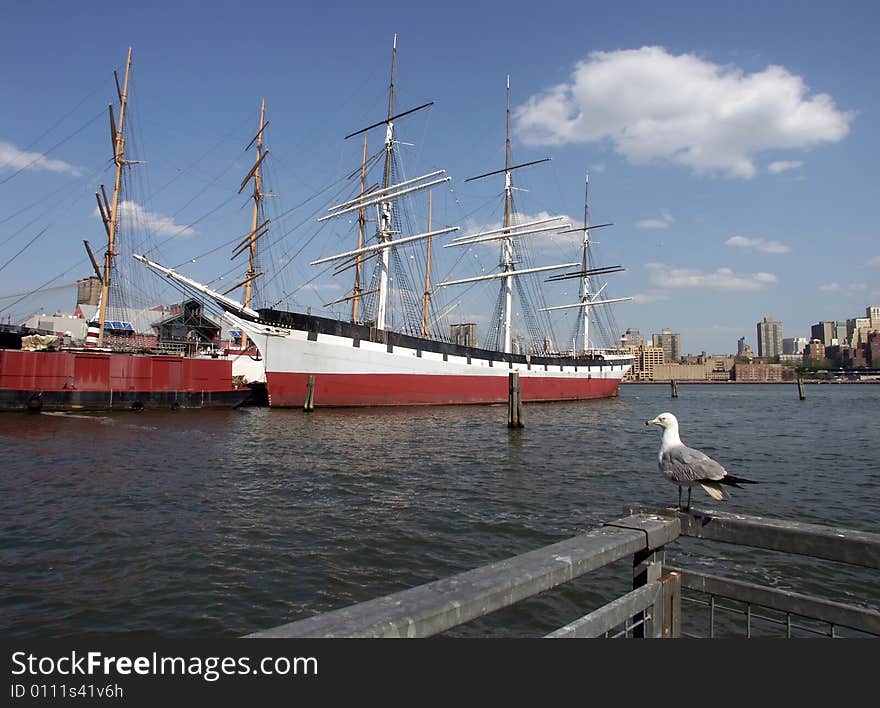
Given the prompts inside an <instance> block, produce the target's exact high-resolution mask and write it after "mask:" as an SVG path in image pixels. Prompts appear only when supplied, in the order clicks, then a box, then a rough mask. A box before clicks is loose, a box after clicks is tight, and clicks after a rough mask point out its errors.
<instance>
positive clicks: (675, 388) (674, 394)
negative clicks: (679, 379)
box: [669, 379, 678, 398]
mask: <svg viewBox="0 0 880 708" xmlns="http://www.w3.org/2000/svg"><path fill="white" fill-rule="evenodd" d="M669 383H670V384H672V397H673V398H678V384H677V383H675V379H672V380H671V381H670V382H669Z"/></svg>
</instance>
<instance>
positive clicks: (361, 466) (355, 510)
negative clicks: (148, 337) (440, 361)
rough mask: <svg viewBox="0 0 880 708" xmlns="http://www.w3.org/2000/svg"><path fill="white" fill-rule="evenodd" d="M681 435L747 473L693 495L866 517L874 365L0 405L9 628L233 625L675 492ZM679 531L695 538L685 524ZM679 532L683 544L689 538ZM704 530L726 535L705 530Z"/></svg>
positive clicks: (523, 546)
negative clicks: (167, 402) (118, 404)
mask: <svg viewBox="0 0 880 708" xmlns="http://www.w3.org/2000/svg"><path fill="white" fill-rule="evenodd" d="M663 411H670V412H673V413H675V414H676V415H677V416H678V418H679V421H680V424H681V436H682V439H683V441H684V442H685V443H686V444H688V445H691V446H692V447H697V448H700V449H702V450H704V451H705V452H706V453H708V454H709V455H711V456H713V457H715V458H716V459H717V460H719V461H720V462H721V463H722V464H724V465H725V466H726V467H727V469H728V471H730V472H731V473H734V474H738V475H742V476H746V477H750V478H753V479H756V480H760V482H761V484H760V485H755V486H752V487H748V488H744V489H734V490H732V494H733V498H732V499H731V500H730V501H728V502H724V503H723V504H722V505H719V504H718V503H716V502H713V501H712V500H711V499H709V498H708V496H706V495H705V494H704V493H703V492H702V490H695V491H694V504H695V506H701V507H706V508H709V507H711V508H719V507H720V508H723V509H725V510H727V511H735V512H742V513H745V514H756V515H761V516H773V517H778V518H785V519H793V520H799V521H806V522H813V523H823V524H830V525H835V526H840V527H845V528H854V529H862V530H868V531H877V530H878V525H880V427H878V424H877V415H878V412H880V386H875V385H833V384H829V385H813V386H809V387H808V388H807V399H806V400H805V401H799V400H798V395H797V388H796V386H795V385H794V384H791V385H763V386H762V385H740V384H738V385H692V386H684V385H682V386H680V387H679V397H678V398H676V399H672V398H670V391H669V388H668V387H667V386H660V385H626V386H623V387H622V388H621V395H620V397H619V398H618V399H613V400H606V401H591V402H583V403H565V404H542V405H539V404H533V405H527V406H526V408H525V421H526V427H525V428H524V429H522V430H519V431H509V430H508V429H507V427H506V415H507V411H506V406H468V407H437V408H399V409H387V410H386V409H369V410H318V411H316V412H315V413H313V414H304V413H303V412H302V411H299V410H269V409H266V408H243V409H239V410H232V411H179V412H176V413H170V412H168V413H165V412H155V413H154V412H145V413H140V414H135V413H120V414H113V415H99V414H94V415H87V414H78V415H74V414H42V415H27V414H12V413H10V414H3V415H2V416H0V450H2V454H3V466H2V470H0V557H2V563H0V633H2V636H3V637H4V638H17V637H19V638H61V637H67V638H70V637H75V638H105V637H126V636H128V637H135V636H143V637H181V638H183V637H190V638H209V637H234V636H240V635H243V634H247V633H249V632H252V631H256V630H259V629H265V628H268V627H272V626H275V625H278V624H282V623H285V622H289V621H293V620H296V619H302V618H305V617H309V616H311V615H313V614H315V613H316V612H320V611H323V610H328V609H333V608H337V607H342V606H345V605H348V604H351V603H355V602H359V601H363V600H367V599H371V598H373V597H377V596H379V595H383V594H387V593H390V592H395V591H398V590H402V589H405V588H408V587H412V586H414V585H419V584H422V583H425V582H429V581H432V580H436V579H438V578H442V577H446V576H448V575H451V574H454V573H457V572H461V571H464V570H469V569H471V568H474V567H477V566H480V565H483V564H485V563H488V562H492V561H496V560H500V559H503V558H506V557H509V556H511V555H515V554H518V553H524V552H526V551H529V550H533V549H535V548H538V547H540V546H543V545H547V544H550V543H554V542H556V541H559V540H562V539H564V538H567V537H570V536H573V535H576V534H579V533H583V532H585V531H587V530H589V529H590V528H592V527H594V526H597V525H601V524H602V523H604V522H606V521H611V520H614V519H616V518H619V517H621V516H623V506H624V504H625V503H627V502H643V503H649V504H658V505H670V504H673V503H674V502H675V501H676V494H677V490H676V487H675V486H673V485H671V484H670V483H669V482H667V481H666V480H665V479H664V478H663V477H662V476H661V474H660V472H659V471H658V469H657V462H656V456H657V451H658V448H659V444H660V430H659V428H656V427H649V428H646V427H645V424H644V422H645V420H647V419H648V418H652V417H654V416H656V415H657V414H659V413H661V412H663ZM700 543H703V544H705V542H694V541H691V540H683V541H681V542H677V543H676V545H675V550H670V556H671V558H670V560H672V561H673V562H676V563H679V562H680V564H681V565H686V564H687V565H690V566H691V567H695V569H698V570H703V571H706V570H707V569H709V570H723V571H726V572H727V574H732V575H734V576H735V577H739V578H745V579H752V580H757V581H760V582H763V583H769V584H771V585H774V586H778V587H785V588H792V589H796V590H798V591H800V592H808V593H815V594H819V595H822V596H825V597H830V598H831V599H837V600H841V601H845V602H851V603H858V604H867V605H870V606H873V607H875V608H876V607H877V606H878V605H880V591H878V583H877V581H876V573H872V572H869V571H862V570H859V569H857V568H849V567H846V566H841V565H839V564H828V563H820V562H818V561H812V560H809V559H804V558H794V557H786V556H781V555H779V554H771V553H762V552H758V551H752V550H749V549H741V548H738V547H735V546H728V545H723V544H716V545H715V546H714V547H709V549H708V551H706V545H703V546H700V545H699V544H700ZM689 544H690V545H689ZM695 544H696V545H695ZM719 546H720V547H719ZM630 574H631V569H630V567H629V564H628V562H626V563H625V562H619V563H617V564H614V565H613V566H611V567H609V568H607V569H604V570H603V571H600V572H597V573H595V574H591V575H589V576H586V577H585V578H583V579H581V580H579V581H578V582H577V583H575V584H574V585H573V587H572V588H570V589H566V590H563V591H561V592H557V593H555V594H554V593H550V594H547V596H546V597H544V596H542V597H540V598H537V599H535V600H532V601H529V602H527V603H525V605H524V606H523V607H521V608H518V609H516V610H505V611H503V612H502V613H499V614H498V615H497V616H496V617H493V618H489V619H485V620H481V621H480V622H478V623H475V624H474V625H472V626H469V627H467V628H462V629H460V630H456V631H455V632H453V633H452V636H509V635H515V636H523V635H525V636H539V635H541V634H543V633H545V632H547V631H550V630H552V629H553V628H555V627H557V626H560V625H561V624H564V623H565V622H567V621H570V620H571V619H573V618H575V617H577V616H579V615H580V614H582V613H583V611H584V606H595V605H597V604H599V603H600V602H603V601H607V600H608V599H611V597H613V596H614V595H615V593H619V592H622V591H625V590H626V589H627V587H628V586H629V583H630V577H631V576H630Z"/></svg>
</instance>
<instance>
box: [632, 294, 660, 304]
mask: <svg viewBox="0 0 880 708" xmlns="http://www.w3.org/2000/svg"><path fill="white" fill-rule="evenodd" d="M632 299H633V302H635V303H636V304H638V305H644V304H646V303H649V302H657V301H658V300H668V299H669V295H664V294H663V293H636V294H635V295H633V296H632Z"/></svg>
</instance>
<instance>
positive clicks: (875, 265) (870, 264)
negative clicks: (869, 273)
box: [868, 256, 880, 268]
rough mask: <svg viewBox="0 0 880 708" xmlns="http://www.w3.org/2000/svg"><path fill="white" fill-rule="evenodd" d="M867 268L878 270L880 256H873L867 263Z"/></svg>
mask: <svg viewBox="0 0 880 708" xmlns="http://www.w3.org/2000/svg"><path fill="white" fill-rule="evenodd" d="M868 267H869V268H880V256H874V257H873V258H872V259H871V260H869V261H868Z"/></svg>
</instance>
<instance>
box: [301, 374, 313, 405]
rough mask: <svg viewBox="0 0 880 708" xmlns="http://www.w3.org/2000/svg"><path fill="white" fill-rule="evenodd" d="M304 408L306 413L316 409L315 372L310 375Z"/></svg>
mask: <svg viewBox="0 0 880 708" xmlns="http://www.w3.org/2000/svg"><path fill="white" fill-rule="evenodd" d="M303 410H304V411H305V412H306V413H311V412H312V411H313V410H315V376H314V374H310V375H309V380H308V383H307V384H306V401H305V403H304V404H303Z"/></svg>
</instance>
